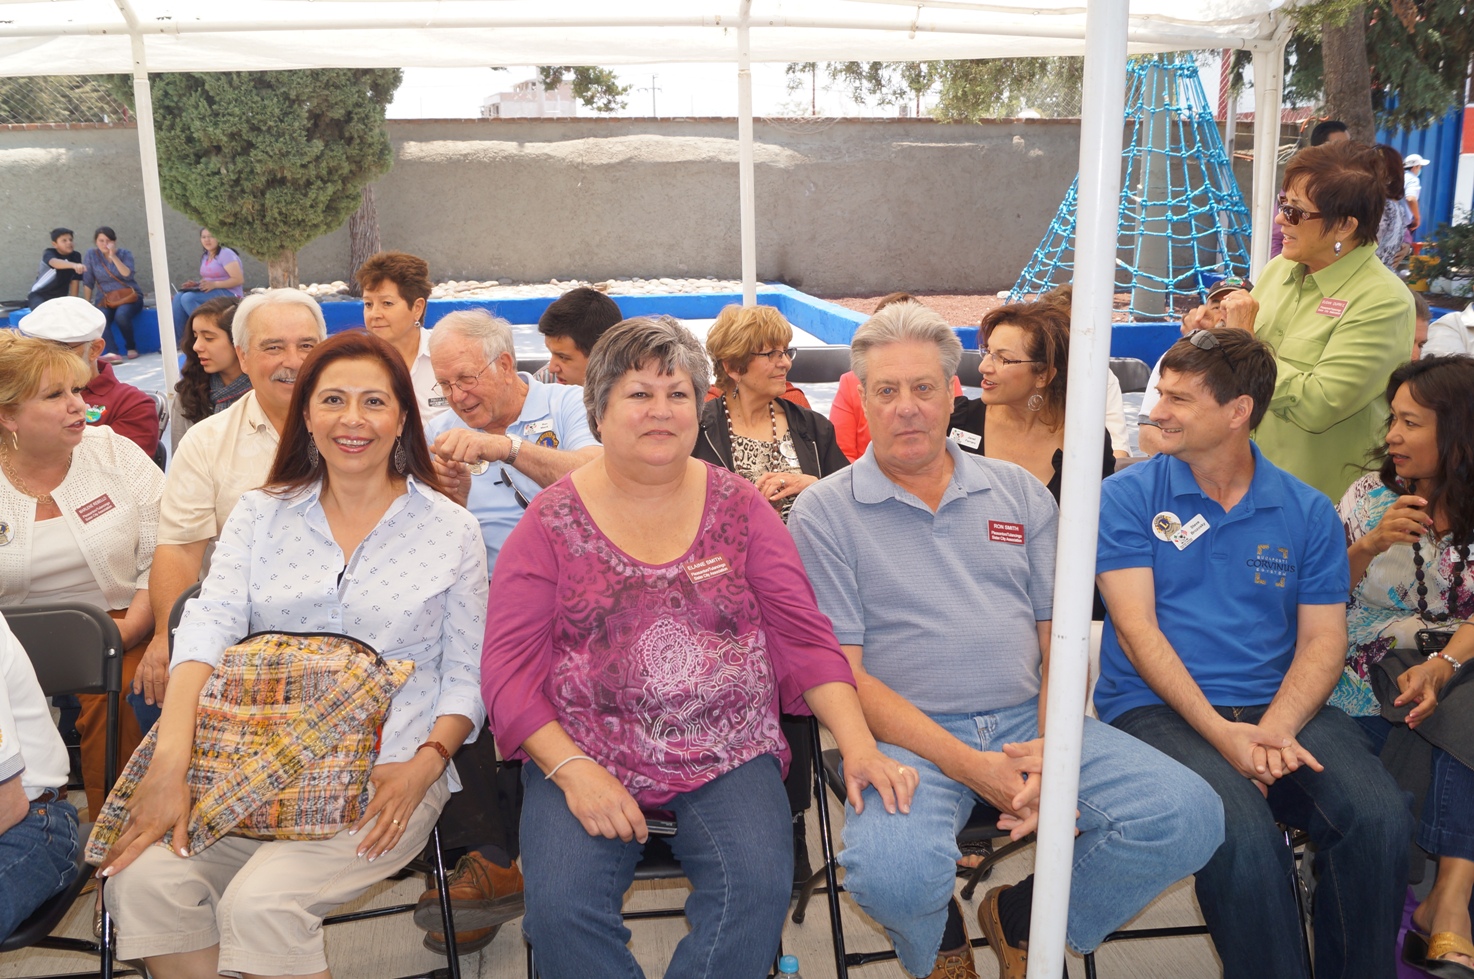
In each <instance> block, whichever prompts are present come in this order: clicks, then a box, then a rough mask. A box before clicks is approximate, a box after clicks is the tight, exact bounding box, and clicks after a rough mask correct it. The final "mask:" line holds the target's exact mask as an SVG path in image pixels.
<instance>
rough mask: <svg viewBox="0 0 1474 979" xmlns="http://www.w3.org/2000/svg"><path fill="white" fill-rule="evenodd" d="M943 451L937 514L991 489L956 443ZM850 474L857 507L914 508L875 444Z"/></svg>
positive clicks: (980, 468)
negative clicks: (944, 477) (945, 477)
mask: <svg viewBox="0 0 1474 979" xmlns="http://www.w3.org/2000/svg"><path fill="white" fill-rule="evenodd" d="M945 448H946V450H947V454H948V455H949V456H951V457H952V478H951V480H950V481H949V483H948V485H947V490H946V492H944V493H943V494H942V502H941V504H940V505H938V507H937V509H938V510H939V511H940V510H941V508H942V507H944V506H946V505H947V502H948V501H949V500H952V499H955V498H956V497H958V496H966V495H967V494H969V493H976V492H979V491H981V490H986V489H991V488H992V486H993V484H992V483H990V482H989V481H988V474H987V473H986V472H984V471H983V467H982V466H978V465H974V464H972V463H971V462H969V461H968V458H967V455H966V454H965V453H964V452H963V451H962V449H960V448H959V447H958V446H957V443H955V442H953V441H952V440H951V439H947V440H946V444H945ZM850 472H851V473H852V479H853V487H854V494H855V502H856V503H884V502H885V501H887V500H900V501H901V502H903V503H906V504H907V505H910V506H915V505H916V504H915V503H913V502H912V501H914V500H916V497H915V496H913V495H912V494H911V493H910V492H908V491H906V490H904V489H902V488H901V487H900V486H897V485H896V484H895V483H894V482H892V481H891V479H890V477H889V476H887V475H886V474H885V472H884V471H883V470H882V469H881V468H880V463H879V462H876V461H875V443H874V442H871V443H870V445H869V446H868V447H867V448H866V449H865V454H864V455H862V456H860V458H858V459H856V460H855V461H854V463H853V464H852V465H851V466H850ZM1189 478H1190V477H1189Z"/></svg>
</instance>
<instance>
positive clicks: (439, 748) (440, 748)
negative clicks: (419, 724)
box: [415, 741, 450, 766]
mask: <svg viewBox="0 0 1474 979" xmlns="http://www.w3.org/2000/svg"><path fill="white" fill-rule="evenodd" d="M426 748H434V749H435V753H436V754H437V755H439V756H440V757H441V758H444V759H445V764H446V765H447V766H449V765H450V752H449V751H447V750H446V749H445V745H443V744H441V743H440V742H439V741H426V742H425V743H424V744H422V745H420V746H419V747H418V748H416V749H415V754H419V753H420V752H421V751H423V750H425V749H426Z"/></svg>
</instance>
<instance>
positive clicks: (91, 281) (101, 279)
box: [26, 225, 144, 364]
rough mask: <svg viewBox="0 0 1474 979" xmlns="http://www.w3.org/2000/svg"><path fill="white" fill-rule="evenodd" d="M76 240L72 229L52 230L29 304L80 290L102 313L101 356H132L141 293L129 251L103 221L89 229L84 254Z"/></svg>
mask: <svg viewBox="0 0 1474 979" xmlns="http://www.w3.org/2000/svg"><path fill="white" fill-rule="evenodd" d="M75 240H76V233H75V232H74V231H72V229H71V228H53V229H51V244H50V245H49V246H48V247H47V248H46V249H45V250H44V251H43V252H42V253H41V263H40V264H39V265H38V266H37V267H36V279H35V281H34V282H32V283H31V289H30V293H29V295H28V296H27V297H26V302H27V305H28V307H29V308H31V309H36V308H37V307H39V306H40V305H41V304H42V303H44V302H47V301H49V300H52V299H60V298H61V297H63V296H79V295H80V296H82V297H83V298H84V299H86V300H87V301H88V302H90V303H92V304H93V305H94V306H96V307H97V308H98V310H100V311H101V312H102V314H103V316H104V326H105V329H104V332H103V333H102V334H100V335H101V337H102V340H103V346H104V347H105V350H104V351H103V352H101V354H100V356H101V357H102V359H104V360H105V361H107V362H108V363H110V364H118V363H122V361H123V360H124V359H125V355H126V359H128V360H134V359H136V358H137V357H138V344H137V343H136V342H135V340H134V337H133V320H134V319H135V318H136V317H137V316H138V314H139V313H141V312H143V298H144V297H143V288H142V287H141V286H139V284H138V279H137V277H136V273H137V270H138V263H137V262H136V261H135V260H134V258H133V253H132V252H131V251H129V250H128V249H126V248H120V247H119V246H118V233H117V232H116V231H114V230H113V229H112V228H110V227H108V226H107V225H103V226H101V227H99V228H98V229H97V230H96V231H94V232H92V242H93V244H92V247H91V248H89V249H87V251H86V253H85V254H84V253H83V252H80V251H78V250H77V249H76V247H75V245H74V242H75Z"/></svg>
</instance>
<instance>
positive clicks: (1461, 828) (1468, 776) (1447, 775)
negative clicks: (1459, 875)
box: [1418, 748, 1474, 860]
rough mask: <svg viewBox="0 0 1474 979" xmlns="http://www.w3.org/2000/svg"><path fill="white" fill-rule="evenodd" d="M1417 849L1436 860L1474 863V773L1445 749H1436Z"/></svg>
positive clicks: (1424, 801) (1434, 750)
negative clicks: (1450, 858)
mask: <svg viewBox="0 0 1474 979" xmlns="http://www.w3.org/2000/svg"><path fill="white" fill-rule="evenodd" d="M1418 846H1420V847H1422V848H1423V849H1425V850H1427V851H1428V852H1429V853H1431V854H1433V855H1434V856H1435V857H1456V858H1458V859H1460V860H1474V771H1470V770H1469V768H1468V767H1467V766H1465V765H1464V764H1463V763H1462V762H1460V761H1459V760H1458V759H1457V758H1455V757H1454V756H1453V755H1451V754H1449V753H1448V752H1447V751H1444V750H1443V749H1442V748H1434V749H1433V782H1432V784H1431V785H1429V786H1428V795H1427V797H1426V798H1425V799H1424V800H1423V822H1422V825H1421V826H1420V827H1419V828H1418Z"/></svg>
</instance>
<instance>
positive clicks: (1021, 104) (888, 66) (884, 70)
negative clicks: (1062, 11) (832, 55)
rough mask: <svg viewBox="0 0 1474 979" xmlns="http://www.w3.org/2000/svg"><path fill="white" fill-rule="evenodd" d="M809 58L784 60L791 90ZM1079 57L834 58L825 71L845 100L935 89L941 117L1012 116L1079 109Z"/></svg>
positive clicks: (901, 101) (877, 99) (810, 68)
mask: <svg viewBox="0 0 1474 979" xmlns="http://www.w3.org/2000/svg"><path fill="white" fill-rule="evenodd" d="M816 67H817V66H816V65H815V64H814V63H813V62H797V63H794V64H790V65H789V66H788V87H789V90H790V91H797V90H798V89H800V88H802V87H803V86H804V85H805V84H807V83H808V82H809V80H810V78H811V77H812V73H813V72H814V71H815V70H816ZM1083 69H1084V60H1083V59H1081V58H994V59H984V60H977V61H900V62H891V61H837V62H827V63H825V64H824V66H823V72H824V75H825V77H826V78H827V79H828V80H829V82H830V83H831V84H834V85H837V86H838V87H840V88H841V89H842V90H843V91H844V92H845V94H846V95H848V96H849V97H850V99H851V100H853V101H855V102H859V103H862V104H870V105H880V106H899V105H912V104H914V105H915V108H916V114H917V115H920V114H921V99H922V96H924V95H927V94H929V93H932V92H935V93H936V95H937V104H936V106H935V108H933V109H932V115H934V116H935V117H936V118H938V119H941V120H944V121H962V120H967V121H971V122H976V121H978V120H979V119H990V118H999V117H1007V116H1016V115H1018V114H1019V113H1020V112H1022V111H1023V110H1025V109H1033V110H1035V111H1037V112H1039V113H1040V114H1041V115H1045V116H1055V115H1072V114H1074V113H1077V112H1079V111H1080V81H1081V78H1082V72H1083Z"/></svg>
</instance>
